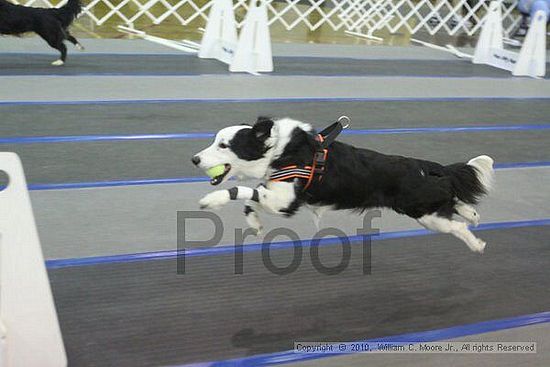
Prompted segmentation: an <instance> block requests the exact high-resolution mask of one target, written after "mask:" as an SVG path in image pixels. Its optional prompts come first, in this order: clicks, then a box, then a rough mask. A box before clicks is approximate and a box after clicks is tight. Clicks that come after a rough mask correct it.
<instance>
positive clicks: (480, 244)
mask: <svg viewBox="0 0 550 367" xmlns="http://www.w3.org/2000/svg"><path fill="white" fill-rule="evenodd" d="M476 240H477V243H475V244H473V246H470V250H472V251H473V252H478V253H480V254H482V253H483V251H485V246H487V242H485V241H483V240H480V239H479V238H476Z"/></svg>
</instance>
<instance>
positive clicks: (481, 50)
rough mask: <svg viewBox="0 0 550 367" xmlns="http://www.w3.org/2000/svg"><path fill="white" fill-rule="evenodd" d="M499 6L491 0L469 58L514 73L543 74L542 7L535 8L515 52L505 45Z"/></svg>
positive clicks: (476, 62)
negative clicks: (525, 32) (536, 9)
mask: <svg viewBox="0 0 550 367" xmlns="http://www.w3.org/2000/svg"><path fill="white" fill-rule="evenodd" d="M501 6H502V5H501V3H500V1H493V2H491V5H490V7H489V14H488V16H487V18H486V22H485V24H484V25H483V29H482V31H481V35H480V37H479V40H478V42H477V45H476V49H475V53H474V57H473V60H472V62H473V63H474V64H487V65H491V66H494V67H497V68H499V69H503V70H508V71H511V72H512V74H513V75H517V76H530V77H542V76H544V75H545V74H546V20H547V14H545V12H544V11H542V10H539V11H538V12H536V14H535V15H534V16H533V19H532V20H531V25H530V27H529V31H528V32H527V36H526V37H525V41H524V42H523V45H522V46H521V50H520V52H519V53H517V52H514V51H510V50H506V49H505V48H504V42H503V30H502V13H501Z"/></svg>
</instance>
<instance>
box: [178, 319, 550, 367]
mask: <svg viewBox="0 0 550 367" xmlns="http://www.w3.org/2000/svg"><path fill="white" fill-rule="evenodd" d="M548 322H550V312H548V311H547V312H540V313H535V314H529V315H521V316H515V317H509V318H505V319H498V320H489V321H482V322H477V323H473V324H466V325H459V326H452V327H448V328H443V329H435V330H427V331H420V332H414V333H407V334H400V335H392V336H387V337H382V338H377V339H367V340H360V341H356V342H357V343H368V344H369V347H371V348H373V350H377V349H378V345H377V344H378V343H392V344H395V345H404V346H407V345H408V344H411V343H412V344H418V343H428V342H436V341H441V340H447V339H456V338H461V337H465V336H469V335H477V334H483V333H489V332H493V331H499V330H507V329H513V328H518V327H524V326H530V325H537V324H543V323H548ZM367 353H368V352H367ZM349 354H354V353H349ZM344 355H345V354H327V353H308V354H302V353H295V352H294V351H292V350H290V351H284V352H277V353H270V354H260V355H255V356H249V357H244V358H237V359H230V360H225V361H216V362H204V363H193V364H186V365H183V366H180V367H261V366H274V365H278V364H283V363H296V362H304V361H308V360H315V359H319V358H327V357H336V356H344Z"/></svg>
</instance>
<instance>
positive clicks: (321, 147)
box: [269, 118, 345, 191]
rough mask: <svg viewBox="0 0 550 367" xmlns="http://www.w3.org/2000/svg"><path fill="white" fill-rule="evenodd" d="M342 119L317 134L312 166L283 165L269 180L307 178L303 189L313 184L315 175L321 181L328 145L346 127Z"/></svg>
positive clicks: (288, 180) (284, 180)
mask: <svg viewBox="0 0 550 367" xmlns="http://www.w3.org/2000/svg"><path fill="white" fill-rule="evenodd" d="M341 120H342V118H340V119H339V120H338V121H337V122H335V123H334V124H332V125H330V126H329V127H327V128H326V129H324V130H323V131H321V132H320V133H319V134H317V135H316V136H315V141H316V142H317V147H316V149H315V153H314V154H313V160H312V161H313V163H312V164H311V165H310V166H304V167H298V166H297V165H291V166H286V167H283V168H281V169H279V170H277V171H275V172H273V173H272V174H271V175H270V176H269V180H270V181H276V182H290V181H293V180H294V179H302V180H306V184H305V185H304V188H303V191H305V190H307V189H308V188H309V187H310V186H311V184H312V182H313V179H314V177H315V176H317V181H321V180H322V179H323V175H324V173H325V164H326V162H327V158H328V147H329V146H330V144H332V142H333V141H334V140H335V139H336V137H337V136H338V135H339V134H340V132H342V130H343V129H344V128H345V127H344V126H342V123H341Z"/></svg>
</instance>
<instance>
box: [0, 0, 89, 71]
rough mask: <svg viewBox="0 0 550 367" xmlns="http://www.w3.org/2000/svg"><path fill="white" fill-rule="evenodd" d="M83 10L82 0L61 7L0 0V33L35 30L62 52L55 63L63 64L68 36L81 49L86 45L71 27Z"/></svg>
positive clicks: (18, 33)
mask: <svg viewBox="0 0 550 367" xmlns="http://www.w3.org/2000/svg"><path fill="white" fill-rule="evenodd" d="M81 10H82V7H81V5H80V1H79V0H69V1H68V2H67V4H65V5H64V6H62V7H61V8H59V9H43V8H31V7H26V6H21V5H15V4H12V3H10V2H8V1H6V0H0V34H6V35H14V36H18V35H21V34H23V33H28V32H34V33H36V34H38V35H39V36H40V37H42V38H43V39H44V40H45V41H46V42H47V43H48V45H50V46H51V47H53V48H55V49H56V50H59V52H60V53H61V57H60V58H59V59H58V60H56V61H54V62H53V63H52V65H63V64H64V63H65V60H66V59H67V47H66V46H65V44H64V43H63V42H64V41H65V40H67V41H69V42H71V43H72V44H74V45H75V46H76V47H77V48H78V49H79V50H83V49H84V48H83V47H82V45H81V44H80V43H79V42H78V41H77V40H76V38H74V37H73V36H72V35H71V34H70V33H69V31H68V28H69V26H70V25H71V23H72V22H73V20H74V19H75V18H76V16H77V15H78V14H79V13H80V12H81Z"/></svg>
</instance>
